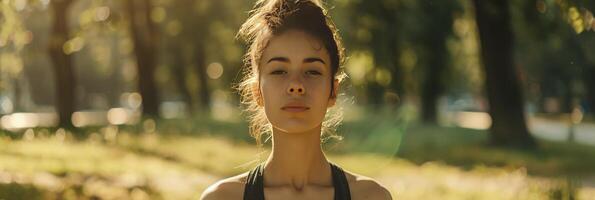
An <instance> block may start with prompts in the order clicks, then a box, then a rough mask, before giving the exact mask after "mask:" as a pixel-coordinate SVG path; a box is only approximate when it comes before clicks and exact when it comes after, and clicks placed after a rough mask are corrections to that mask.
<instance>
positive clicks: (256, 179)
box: [244, 164, 264, 200]
mask: <svg viewBox="0 0 595 200" xmlns="http://www.w3.org/2000/svg"><path fill="white" fill-rule="evenodd" d="M263 169H264V167H263V164H259V165H258V166H256V167H255V168H254V169H252V170H250V172H249V173H248V177H247V178H246V186H245V188H244V200H264V178H263Z"/></svg>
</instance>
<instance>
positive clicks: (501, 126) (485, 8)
mask: <svg viewBox="0 0 595 200" xmlns="http://www.w3.org/2000/svg"><path fill="white" fill-rule="evenodd" d="M473 3H474V5H475V14H476V21H477V27H478V29H479V40H480V44H481V56H482V61H483V65H484V69H485V73H486V92H487V96H488V101H489V103H490V109H489V113H490V116H491V117H492V126H491V127H490V131H491V135H490V143H491V144H493V145H497V146H511V147H521V148H534V147H535V146H536V143H535V140H534V139H533V137H531V135H530V134H529V132H528V131H527V125H526V124H525V115H524V106H523V96H522V95H523V94H522V90H521V83H520V79H519V74H518V71H517V69H516V68H515V67H514V64H513V57H512V52H513V51H512V50H513V45H512V44H513V34H512V30H511V25H510V14H509V4H508V0H474V1H473Z"/></svg>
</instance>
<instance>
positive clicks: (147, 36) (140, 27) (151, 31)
mask: <svg viewBox="0 0 595 200" xmlns="http://www.w3.org/2000/svg"><path fill="white" fill-rule="evenodd" d="M127 3H128V12H129V14H130V29H131V36H132V40H133V43H134V53H135V55H136V65H137V71H138V88H139V92H140V94H141V96H142V105H143V115H146V116H151V117H156V116H158V109H159V99H158V96H159V95H158V94H157V92H158V91H157V88H156V85H155V80H154V74H155V66H156V57H157V53H156V52H157V41H156V39H157V30H156V29H155V26H154V25H153V22H152V21H151V12H150V11H151V8H152V6H151V1H150V0H128V2H127Z"/></svg>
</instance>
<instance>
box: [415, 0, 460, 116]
mask: <svg viewBox="0 0 595 200" xmlns="http://www.w3.org/2000/svg"><path fill="white" fill-rule="evenodd" d="M455 6H456V3H453V2H449V1H427V2H424V3H422V11H423V16H422V17H423V18H422V23H423V27H424V31H423V33H422V34H421V38H420V40H419V42H420V44H421V46H422V47H423V48H424V50H425V52H426V54H425V56H424V58H425V59H424V60H425V63H424V64H425V72H424V74H425V78H424V80H423V84H422V87H423V88H422V91H421V110H422V113H421V118H422V120H423V121H424V122H429V123H436V120H437V110H436V109H437V107H436V104H437V99H438V97H439V96H440V95H441V94H442V93H443V92H444V89H445V88H444V82H445V81H444V80H443V77H444V73H445V72H446V70H447V67H448V57H447V56H448V51H447V48H446V39H447V38H448V36H450V35H451V34H452V22H453V11H454V9H455Z"/></svg>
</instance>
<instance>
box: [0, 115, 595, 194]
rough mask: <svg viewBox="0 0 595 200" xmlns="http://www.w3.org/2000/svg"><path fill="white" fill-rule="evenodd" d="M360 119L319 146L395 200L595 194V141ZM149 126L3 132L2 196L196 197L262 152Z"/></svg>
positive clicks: (238, 131) (236, 139)
mask: <svg viewBox="0 0 595 200" xmlns="http://www.w3.org/2000/svg"><path fill="white" fill-rule="evenodd" d="M358 116H359V117H360V118H359V119H350V120H347V121H346V122H345V124H344V126H342V128H340V129H339V132H340V133H341V135H342V136H344V140H343V141H340V142H337V141H334V140H329V142H327V143H326V144H325V149H326V151H327V153H328V155H329V158H330V159H331V160H332V161H333V162H336V163H338V164H340V165H341V166H342V167H343V168H345V169H347V170H348V171H352V172H355V173H359V174H364V175H366V176H370V177H373V178H375V179H377V180H378V181H380V182H381V183H382V184H384V185H385V186H387V187H388V188H389V190H390V191H391V193H392V194H393V196H394V197H396V198H397V199H435V198H437V197H439V198H440V199H567V198H574V199H589V198H591V199H592V197H593V196H595V184H594V183H593V182H594V180H595V172H594V170H593V169H595V159H592V158H595V148H594V147H588V146H582V145H578V144H571V143H557V142H546V141H540V142H539V143H540V148H539V149H538V150H532V151H521V150H511V149H502V148H496V147H490V146H487V145H485V143H486V139H487V133H486V132H485V131H477V130H470V129H462V128H449V127H439V126H432V125H423V124H416V123H409V122H408V121H407V120H402V119H403V118H404V117H402V116H401V117H398V118H396V119H394V118H388V117H387V115H384V114H378V113H377V114H375V115H372V114H366V113H359V114H358ZM386 119H392V120H386ZM399 119H401V120H399ZM151 123H154V122H150V121H149V122H148V123H147V122H145V123H143V124H142V125H139V126H130V127H116V126H108V127H95V128H87V129H85V130H82V131H81V132H79V133H77V134H75V135H73V134H71V133H68V132H65V131H63V130H45V129H36V130H27V131H28V132H29V133H28V134H29V135H34V136H35V137H26V138H23V137H19V135H23V133H7V132H4V133H0V199H97V198H99V199H196V198H198V196H200V194H201V193H202V191H203V190H204V189H205V188H206V187H207V186H209V185H210V184H212V183H214V182H215V181H216V180H219V179H221V178H224V177H228V176H232V175H235V174H239V173H242V172H245V171H247V170H249V169H251V168H252V167H253V166H255V164H256V163H257V162H260V161H262V160H264V159H265V158H266V156H267V155H268V147H266V146H265V147H264V148H261V149H259V148H256V147H255V146H254V145H253V143H252V142H250V139H249V138H248V137H245V136H241V135H247V134H246V132H245V130H246V129H245V124H237V123H231V122H211V121H204V120H198V119H194V120H191V121H190V122H188V121H185V122H184V121H174V120H170V121H159V123H158V126H157V127H156V128H155V126H153V125H151ZM195 123H196V124H199V125H196V126H198V127H195V125H188V124H195ZM27 131H25V132H27ZM24 135H27V134H24ZM76 135H78V136H76Z"/></svg>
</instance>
